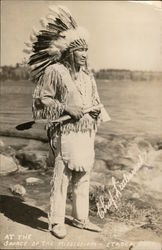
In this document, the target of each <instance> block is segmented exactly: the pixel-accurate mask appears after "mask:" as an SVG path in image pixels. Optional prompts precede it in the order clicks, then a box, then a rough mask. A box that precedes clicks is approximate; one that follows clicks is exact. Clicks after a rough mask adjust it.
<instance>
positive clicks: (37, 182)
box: [25, 177, 43, 185]
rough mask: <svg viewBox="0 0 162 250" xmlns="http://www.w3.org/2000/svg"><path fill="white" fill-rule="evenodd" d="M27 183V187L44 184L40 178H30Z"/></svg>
mask: <svg viewBox="0 0 162 250" xmlns="http://www.w3.org/2000/svg"><path fill="white" fill-rule="evenodd" d="M25 182H26V184H27V185H34V184H41V183H43V180H41V179H39V178H36V177H28V178H27V179H26V180H25Z"/></svg>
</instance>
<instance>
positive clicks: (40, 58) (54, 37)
mask: <svg viewBox="0 0 162 250" xmlns="http://www.w3.org/2000/svg"><path fill="white" fill-rule="evenodd" d="M49 11H50V13H49V14H48V15H47V16H46V17H45V18H43V19H41V20H40V22H41V25H42V26H43V29H42V30H40V31H39V32H36V31H34V32H33V34H31V36H30V42H29V43H25V44H26V46H27V48H26V49H24V52H26V53H29V54H31V55H30V58H29V62H28V64H29V65H30V67H31V73H32V76H33V77H34V78H35V79H38V78H39V77H40V76H41V75H42V74H43V73H44V70H45V69H46V67H47V66H49V65H51V64H54V63H56V62H59V61H60V60H61V58H62V54H63V52H65V51H67V50H69V51H74V50H76V49H79V48H87V47H88V36H89V35H88V32H87V30H85V29H84V28H82V27H79V26H78V25H77V23H76V21H75V20H74V19H73V17H72V16H71V14H70V12H69V10H68V9H67V8H66V7H64V6H51V7H49Z"/></svg>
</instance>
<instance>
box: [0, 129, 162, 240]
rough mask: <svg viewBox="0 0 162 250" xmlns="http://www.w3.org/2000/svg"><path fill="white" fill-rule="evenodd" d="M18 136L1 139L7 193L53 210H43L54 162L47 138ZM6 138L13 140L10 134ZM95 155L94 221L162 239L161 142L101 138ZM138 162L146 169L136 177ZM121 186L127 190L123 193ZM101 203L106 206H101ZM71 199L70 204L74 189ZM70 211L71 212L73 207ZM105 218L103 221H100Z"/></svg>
mask: <svg viewBox="0 0 162 250" xmlns="http://www.w3.org/2000/svg"><path fill="white" fill-rule="evenodd" d="M33 132H34V131H33ZM19 133H20V132H19ZM19 133H17V134H16V136H17V137H9V136H4V134H3V136H1V139H0V153H1V176H0V179H1V183H2V191H3V192H4V193H6V194H7V195H11V194H12V195H14V196H15V195H16V197H18V196H19V197H21V198H22V199H24V200H25V201H26V202H29V203H30V204H33V205H35V206H42V208H44V209H45V210H47V209H48V205H46V206H45V207H44V206H43V204H44V203H45V200H48V199H47V198H48V197H49V190H50V185H49V183H50V181H49V180H50V178H51V174H52V168H51V166H52V165H53V157H52V154H51V153H48V149H49V148H48V143H47V140H46V138H45V134H42V133H40V132H39V131H37V135H35V137H34V139H33V137H32V135H31V134H28V135H27V136H26V135H24V134H23V136H21V138H20V137H18V134H19ZM5 135H10V134H7V132H6V134H5ZM12 135H14V136H15V134H12ZM95 153H96V159H95V164H94V167H93V169H92V173H91V186H90V215H91V216H92V218H93V216H95V217H96V215H97V217H96V218H97V221H99V223H100V224H103V225H105V223H107V220H108V221H109V222H110V221H112V222H113V223H117V222H118V223H126V224H127V225H129V226H131V227H132V226H133V227H137V226H138V227H141V229H143V230H148V231H150V230H151V231H152V232H153V233H155V234H156V235H157V237H161V235H162V226H161V222H162V217H161V212H162V206H161V205H162V203H161V202H162V199H161V194H162V192H161V190H162V188H161V185H162V183H161V174H162V140H161V139H160V137H158V136H157V137H155V136H152V137H147V136H145V137H141V136H140V137H138V136H133V135H131V136H130V135H123V136H121V135H118V136H116V135H112V134H110V135H108V136H107V137H106V138H103V137H101V136H97V137H96V141H95ZM139 159H142V162H141V165H140V167H139V168H138V169H136V171H134V169H135V168H137V166H138V163H139ZM5 171H6V172H5ZM133 171H134V174H132V177H131V178H130V179H129V180H128V178H127V181H125V184H124V182H123V180H124V176H127V177H128V176H129V177H130V174H131V173H133ZM11 172H12V174H11ZM9 183H10V185H9ZM122 183H123V184H122ZM121 184H122V185H125V186H124V188H123V189H122V188H121V186H120V185H121ZM16 185H17V186H16ZM8 186H10V187H8ZM45 186H46V188H45ZM22 187H23V188H24V190H23V188H22ZM110 194H111V196H112V200H114V201H115V202H114V203H113V202H112V204H111V207H110V209H107V205H108V202H110V198H111V197H110ZM117 194H118V196H117ZM43 195H44V196H43ZM45 196H46V198H45V200H43V199H44V198H43V197H45ZM101 197H103V201H104V203H103V202H101ZM68 199H69V203H68V204H70V199H71V190H70V186H69V191H68ZM101 203H102V204H101ZM46 204H47V202H46ZM97 204H98V206H97ZM116 206H117V207H116ZM68 207H69V205H68ZM68 209H69V211H70V207H69V208H68ZM101 213H102V215H104V218H101ZM95 217H94V219H95ZM141 237H142V236H141Z"/></svg>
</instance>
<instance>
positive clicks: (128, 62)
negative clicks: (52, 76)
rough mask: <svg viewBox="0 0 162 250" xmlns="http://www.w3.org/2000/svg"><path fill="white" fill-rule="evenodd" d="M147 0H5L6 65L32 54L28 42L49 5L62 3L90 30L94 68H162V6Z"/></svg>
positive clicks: (3, 39) (3, 53) (3, 37)
mask: <svg viewBox="0 0 162 250" xmlns="http://www.w3.org/2000/svg"><path fill="white" fill-rule="evenodd" d="M142 2H144V1H141V3H139V2H137V1H48V0H46V1H41V0H37V1H34V0H2V1H1V33H2V34H1V65H15V64H16V63H17V62H19V63H21V62H22V61H23V59H24V57H25V58H28V55H27V54H25V53H23V49H24V48H25V45H24V42H27V41H28V40H29V36H30V34H31V33H32V28H33V27H35V28H36V29H39V28H40V23H39V20H40V18H42V17H44V16H46V15H47V14H48V6H50V5H53V4H58V5H65V6H66V7H68V8H69V10H70V11H71V13H72V15H73V17H74V18H75V19H76V21H77V23H78V24H80V25H81V26H83V27H85V28H87V29H88V31H89V33H90V41H89V62H90V66H91V68H94V69H95V70H98V69H101V68H102V69H103V68H114V69H130V70H148V71H149V70H151V71H162V4H161V1H149V2H148V3H147V2H144V3H142ZM151 3H153V4H151Z"/></svg>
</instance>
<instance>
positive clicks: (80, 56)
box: [74, 48, 88, 66]
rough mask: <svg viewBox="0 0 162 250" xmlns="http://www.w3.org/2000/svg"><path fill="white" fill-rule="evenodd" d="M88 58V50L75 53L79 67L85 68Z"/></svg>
mask: <svg viewBox="0 0 162 250" xmlns="http://www.w3.org/2000/svg"><path fill="white" fill-rule="evenodd" d="M87 57H88V49H87V48H80V49H77V50H75V51H74V61H75V63H76V64H77V65H79V66H84V65H85V63H86V60H87Z"/></svg>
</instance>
